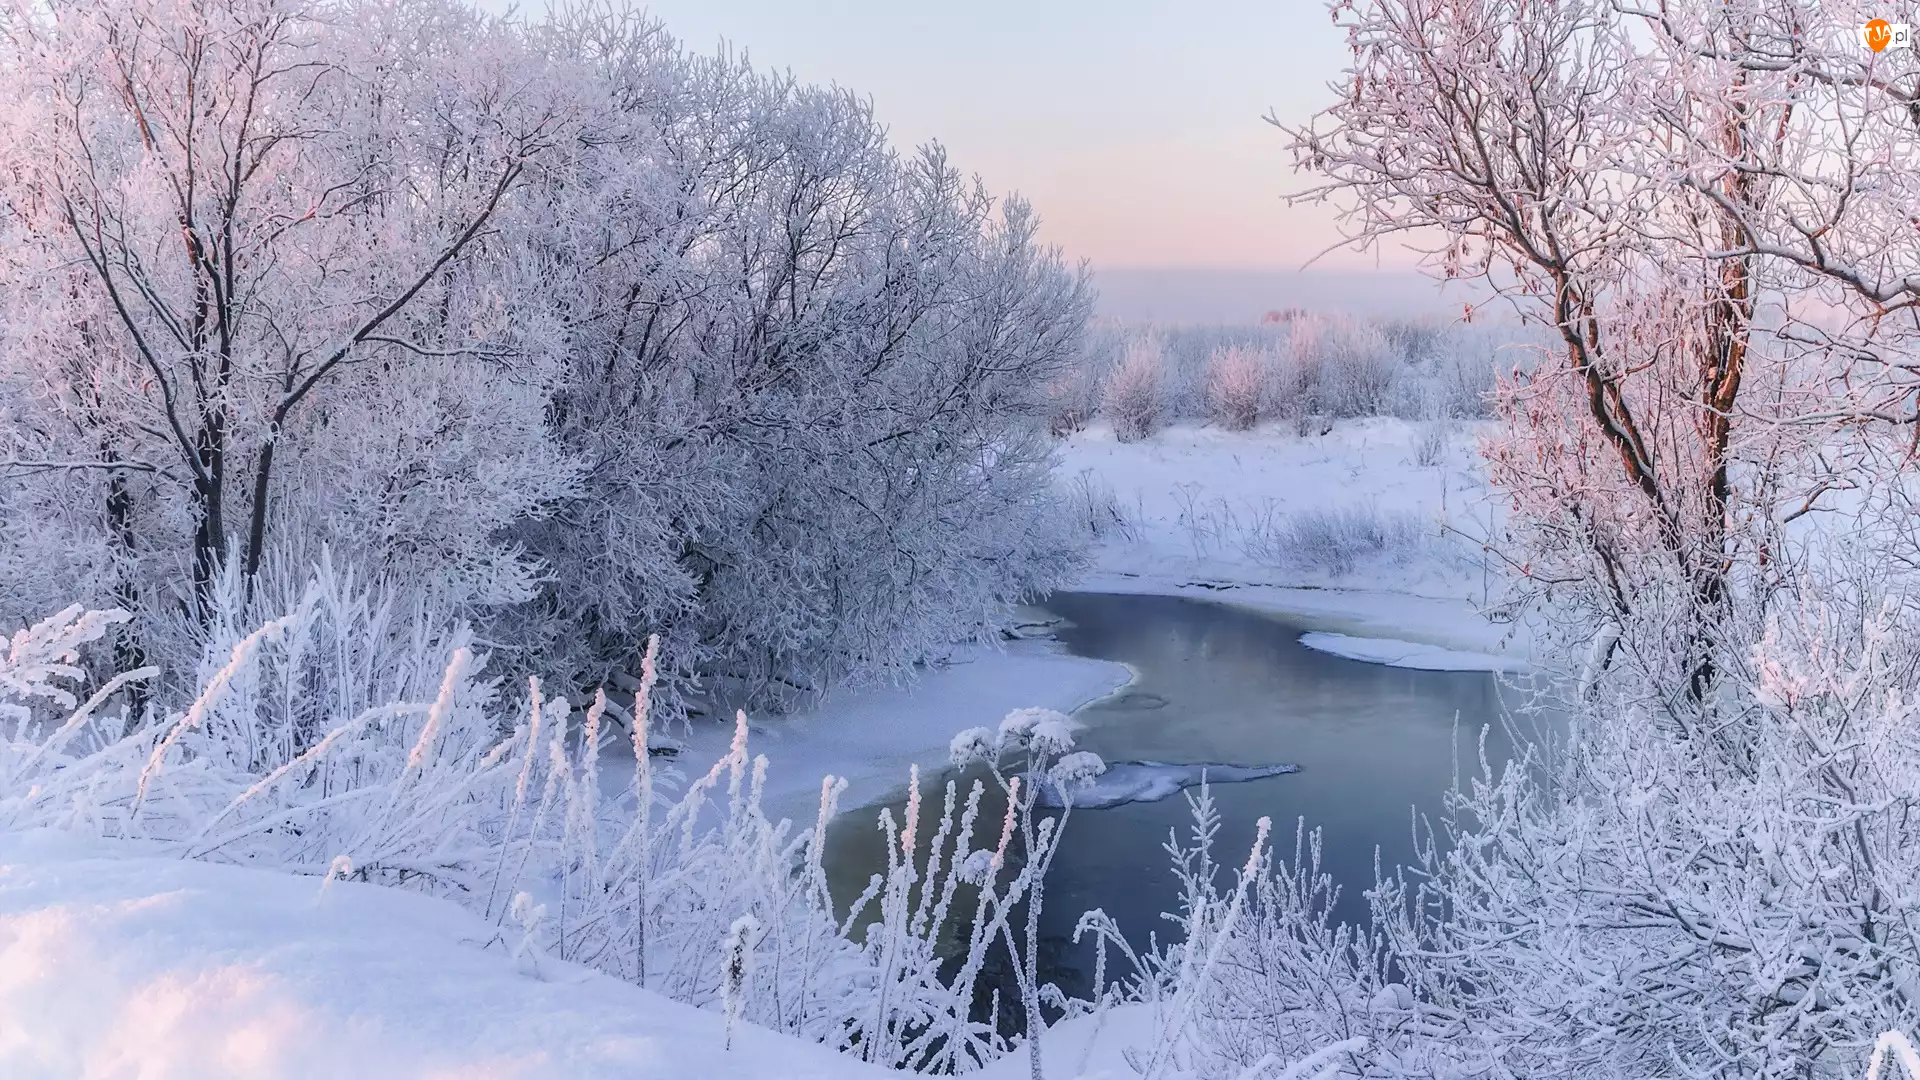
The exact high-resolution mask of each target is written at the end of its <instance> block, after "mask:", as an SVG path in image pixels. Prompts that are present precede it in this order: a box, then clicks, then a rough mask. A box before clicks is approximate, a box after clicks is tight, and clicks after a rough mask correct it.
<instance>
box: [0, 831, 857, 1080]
mask: <svg viewBox="0 0 1920 1080" xmlns="http://www.w3.org/2000/svg"><path fill="white" fill-rule="evenodd" d="M511 953H512V947H511V945H510V944H509V943H508V942H506V941H502V940H500V939H499V938H498V937H497V936H496V934H495V931H494V929H493V927H491V926H490V925H488V924H487V923H486V922H484V921H483V920H481V919H480V918H478V917H476V916H474V915H472V914H470V913H468V912H467V911H465V910H463V909H461V908H459V907H456V906H454V905H453V904H451V903H448V902H446V901H441V900H435V899H432V898H429V897H425V896H421V895H419V894H416V893H410V892H403V891H400V890H397V889H388V888H382V887H379V886H374V885H365V884H358V883H353V882H343V881H335V882H332V883H330V884H328V885H327V886H326V888H325V890H324V892H323V891H322V888H321V885H320V882H319V880H318V879H315V878H310V877H296V876H292V875H286V874H277V873H272V872H267V871H260V870H251V869H244V868H240V867H233V866H221V865H214V864H210V863H204V862H196V861H189V860H181V859H176V858H166V857H162V856H160V855H159V854H157V853H156V852H153V851H151V850H143V849H141V848H137V847H132V846H130V845H125V844H107V843H103V842H98V841H82V840H78V839H75V838H73V837H71V836H66V835H56V834H51V833H45V832H37V833H27V834H14V835H8V836H0V1076H5V1077H8V1078H9V1080H42V1078H44V1080H55V1078H59V1080H67V1078H71V1077H77V1076H87V1077H133V1076H138V1077H140V1080H176V1078H178V1080H224V1078H228V1077H231V1078H235V1080H240V1078H245V1080H296V1078H307V1077H312V1078H315V1080H320V1078H328V1080H331V1078H336V1077H342V1076H353V1077H357V1078H360V1080H381V1078H385V1077H408V1078H432V1077H444V1078H448V1080H451V1078H454V1077H459V1078H461V1080H538V1078H546V1077H553V1078H555V1080H561V1078H565V1080H576V1078H577V1080H595V1078H600V1077H605V1078H608V1080H613V1078H618V1080H681V1078H684V1077H689V1076H698V1077H702V1078H703V1080H734V1078H738V1080H748V1078H753V1080H759V1078H763V1077H770V1076H779V1077H793V1078H804V1080H861V1078H864V1077H879V1076H883V1075H889V1074H888V1073H887V1072H886V1071H885V1070H881V1069H879V1068H876V1067H873V1066H868V1065H865V1064H862V1063H860V1062H857V1061H854V1060H853V1059H851V1058H849V1057H844V1056H842V1055H839V1054H836V1053H834V1052H833V1051H831V1050H829V1049H827V1048H826V1047H822V1046H818V1045H815V1044H812V1043H807V1042H802V1041H800V1040H797V1039H793V1038H790V1037H787V1036H783V1035H778V1034H775V1033H773V1032H769V1031H766V1030H764V1029H760V1028H756V1027H752V1026H750V1025H742V1026H741V1027H739V1028H737V1029H736V1030H735V1032H734V1039H733V1042H734V1048H733V1050H731V1051H728V1050H725V1049H723V1039H724V1033H723V1031H722V1025H723V1023H724V1018H723V1017H722V1015H721V1014H720V1013H719V1012H715V1011H703V1010H700V1009H695V1008H693V1007H691V1006H688V1005H682V1004H680V1003H678V1002H674V1001H671V1000H669V999H667V998H664V997H661V996H660V995H658V994H654V993H650V992H648V991H645V990H642V989H640V988H638V987H636V986H633V985H630V984H628V983H624V982H621V981H619V980H617V979H614V978H611V977H609V976H605V975H601V974H598V973H595V972H592V971H589V970H588V969H586V968H582V967H578V966H575V965H571V964H565V963H560V962H558V961H555V960H552V959H551V958H544V957H543V958H539V959H537V960H534V961H530V962H529V961H522V962H521V963H520V964H518V965H517V964H516V962H515V961H514V960H513V958H512V955H511Z"/></svg>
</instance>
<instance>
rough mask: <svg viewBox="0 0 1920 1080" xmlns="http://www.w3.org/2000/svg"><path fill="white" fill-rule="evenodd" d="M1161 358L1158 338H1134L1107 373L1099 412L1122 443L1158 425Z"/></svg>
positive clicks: (1140, 437)
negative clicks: (1116, 364) (1111, 426)
mask: <svg viewBox="0 0 1920 1080" xmlns="http://www.w3.org/2000/svg"><path fill="white" fill-rule="evenodd" d="M1162 360H1163V354H1162V352H1161V347H1160V342H1159V341H1158V340H1156V339H1154V338H1152V337H1150V336H1144V335H1143V336H1141V337H1136V338H1135V339H1134V340H1133V341H1131V342H1129V343H1128V345H1127V348H1126V351H1125V352H1124V353H1123V354H1122V355H1121V358H1120V363H1119V365H1118V366H1117V367H1115V368H1114V370H1113V372H1112V373H1111V374H1109V375H1108V376H1107V389H1106V393H1105V394H1104V395H1103V397H1102V399H1101V404H1100V411H1101V413H1102V415H1104V416H1105V417H1106V418H1107V422H1108V423H1109V424H1112V425H1113V435H1114V438H1116V439H1119V440H1120V441H1121V442H1133V441H1134V440H1136V439H1144V438H1146V437H1147V436H1149V435H1151V434H1153V432H1154V429H1155V428H1157V427H1159V425H1160V392H1161V388H1160V376H1161V366H1162Z"/></svg>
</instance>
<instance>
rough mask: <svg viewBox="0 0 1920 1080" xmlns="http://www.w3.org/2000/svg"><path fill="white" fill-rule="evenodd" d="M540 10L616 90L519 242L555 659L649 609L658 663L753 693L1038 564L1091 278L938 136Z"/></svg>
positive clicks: (1053, 543)
mask: <svg viewBox="0 0 1920 1080" xmlns="http://www.w3.org/2000/svg"><path fill="white" fill-rule="evenodd" d="M545 40H546V42H547V45H548V47H549V48H550V49H552V50H553V51H554V52H555V53H556V54H559V55H564V56H569V57H576V58H580V59H581V60H582V61H583V62H584V63H586V64H587V65H588V66H589V68H590V70H592V71H593V72H594V73H595V77H596V78H598V79H600V80H602V81H603V83H604V87H605V91H606V93H607V94H608V95H610V98H611V100H612V104H613V108H612V111H611V113H610V115H609V116H608V117H607V118H606V120H605V124H604V127H603V128H602V129H601V131H599V132H598V133H597V134H596V139H595V142H594V149H593V156H592V158H591V159H590V161H589V163H588V165H587V170H586V171H583V173H582V174H581V175H580V177H579V182H580V183H581V184H582V185H584V186H586V187H587V188H588V189H589V190H587V191H585V192H583V193H570V194H569V195H568V196H567V197H569V198H573V197H579V198H583V199H584V200H585V203H586V209H580V210H575V211H573V212H570V213H569V215H568V216H567V219H566V221H565V223H564V227H563V228H560V229H557V230H555V231H554V232H553V233H551V234H550V235H548V236H547V237H545V238H544V240H543V241H542V243H541V244H540V245H539V247H540V251H541V257H542V258H543V259H545V260H549V261H550V263H551V265H552V266H553V267H554V269H553V271H552V272H553V273H554V274H555V275H556V276H559V277H563V278H565V279H566V280H568V281H569V283H570V288H569V290H568V293H567V294H566V296H565V297H564V303H563V305H562V309H561V310H562V320H563V322H564V323H565V325H566V327H567V332H568V335H569V338H568V343H569V349H570V355H571V359H572V367H571V369H570V378H569V381H568V383H567V385H566V388H565V390H564V392H563V393H562V394H561V395H560V396H559V398H558V400H557V402H556V416H557V418H558V425H557V426H558V433H559V435H560V437H561V438H562V439H563V440H564V442H565V445H566V446H567V447H568V449H569V450H570V451H571V452H574V453H576V454H578V455H580V456H581V457H582V458H583V459H584V460H585V461H586V462H587V465H588V469H589V472H588V479H587V497H586V498H584V499H582V500H579V501H578V502H575V503H573V504H571V505H570V506H569V507H568V508H567V509H566V510H565V511H563V513H562V514H561V515H560V516H559V517H557V518H556V519H554V521H553V522H551V523H550V525H549V526H548V527H545V528H542V529H539V530H537V531H536V532H533V533H530V534H529V543H530V544H531V545H532V547H533V549H534V550H536V551H538V552H539V553H540V554H542V555H543V556H545V557H546V558H547V559H548V561H549V564H550V565H551V567H552V568H553V571H554V580H553V582H552V587H551V590H550V593H549V597H548V600H549V603H550V605H551V609H552V610H553V611H554V612H556V613H558V614H560V615H561V616H562V617H563V618H564V620H565V622H564V624H563V629H564V630H565V631H566V633H567V634H568V635H569V636H574V637H575V640H576V641H577V643H578V644H580V645H583V646H585V647H586V649H587V654H586V655H583V656H580V657H578V660H579V661H580V662H582V663H583V664H585V665H587V666H588V667H589V668H590V669H597V668H599V667H601V666H603V665H604V664H605V663H608V662H612V661H617V660H619V659H621V658H623V657H624V656H626V655H627V654H629V653H630V651H631V642H632V640H633V635H634V634H635V632H636V629H637V628H645V629H647V630H651V631H654V632H657V633H659V634H661V636H662V637H663V639H664V640H665V641H666V642H667V654H666V655H667V656H668V658H669V659H668V665H669V667H670V668H671V669H673V670H676V671H681V672H685V671H688V670H699V671H701V672H704V673H705V674H707V675H708V676H710V677H711V678H710V679H709V682H710V683H711V684H712V685H714V686H715V687H716V688H717V689H720V690H723V691H726V692H730V693H734V694H739V695H744V696H745V698H746V699H748V700H752V701H769V700H777V699H778V698H779V697H782V696H786V695H790V694H792V693H795V692H805V691H807V690H811V689H816V688H819V687H821V686H823V685H824V683H825V681H827V680H831V679H834V678H837V677H841V676H846V675H852V674H869V675H870V674H885V673H888V672H893V673H899V672H901V671H903V670H904V668H905V665H907V664H910V663H912V662H914V661H917V660H919V659H921V658H922V657H923V656H925V655H926V653H927V651H928V650H929V649H930V648H931V647H934V646H937V645H938V644H940V643H943V642H949V641H953V640H956V639H959V638H964V637H968V636H973V635H977V634H981V633H983V632H986V631H987V630H988V629H989V628H990V627H991V625H992V620H993V619H994V617H995V615H996V613H997V612H998V611H999V610H1000V609H1001V608H1002V606H1003V605H1004V604H1005V603H1007V602H1008V601H1012V600H1016V599H1018V598H1020V597H1022V596H1023V595H1027V594H1029V593H1031V592H1034V591H1037V590H1040V589H1044V588H1047V587H1050V586H1051V585H1053V584H1055V583H1057V582H1059V581H1061V580H1063V579H1064V576H1063V575H1064V574H1065V572H1066V571H1068V570H1069V569H1070V568H1071V567H1072V566H1073V565H1074V561H1075V558H1076V547H1075V544H1074V542H1073V541H1072V539H1071V538H1070V537H1069V534H1068V533H1067V531H1066V530H1065V529H1064V528H1063V527H1062V524H1063V520H1064V519H1063V518H1062V517H1061V516H1060V515H1059V514H1058V513H1057V511H1056V507H1055V505H1054V497H1053V495H1052V494H1051V492H1050V486H1049V481H1048V473H1049V469H1050V461H1049V456H1048V455H1049V451H1048V449H1047V446H1046V444H1045V441H1044V439H1043V438H1041V437H1040V436H1039V434H1038V431H1037V429H1038V427H1039V425H1040V424H1042V423H1043V422H1044V415H1043V413H1044V406H1045V402H1044V394H1043V389H1042V388H1043V387H1044V385H1045V384H1046V382H1047V381H1048V380H1049V379H1051V378H1053V377H1054V376H1055V375H1057V374H1058V373H1059V372H1061V371H1063V370H1064V369H1065V366H1066V364H1067V362H1068V360H1069V358H1070V357H1071V355H1072V353H1073V352H1074V351H1075V350H1076V349H1077V347H1078V342H1079V338H1080V335H1081V333H1082V329H1083V326H1084V323H1085V321H1086V318H1087V310H1088V300H1089V297H1088V291H1087V286H1086V284H1085V283H1084V280H1083V278H1082V277H1081V276H1080V275H1078V274H1076V273H1074V272H1073V271H1070V270H1068V269H1067V268H1065V267H1064V266H1063V265H1062V264H1061V261H1060V258H1059V256H1058V255H1057V254H1056V253H1054V252H1052V251H1051V250H1049V249H1047V248H1044V247H1042V246H1041V245H1040V244H1039V243H1038V241H1037V240H1036V238H1035V227H1036V219H1035V217H1034V215H1033V213H1032V212H1031V210H1030V209H1029V208H1028V207H1027V206H1026V205H1025V204H1023V203H1021V202H1019V201H1018V200H1008V201H1005V202H1002V203H998V204H996V203H995V201H994V200H992V199H990V198H989V197H988V196H987V195H986V194H985V192H984V191H983V190H982V189H981V188H980V186H979V184H978V183H977V182H975V181H970V180H969V179H967V178H966V177H965V176H964V175H963V174H962V173H960V172H959V171H958V170H957V169H955V168H954V166H953V165H952V164H951V163H950V162H949V161H948V160H947V157H946V155H945V153H944V152H943V151H942V150H941V149H940V148H938V147H937V146H933V147H926V148H922V149H921V150H919V151H917V152H914V153H910V154H900V153H896V152H895V151H894V150H893V149H892V148H891V147H890V146H889V145H888V143H887V139H886V132H885V130H884V128H882V127H881V126H880V125H879V123H878V122H877V121H876V119H875V117H874V114H873V111H872V108H871V105H870V104H869V103H868V102H867V101H865V100H863V99H861V98H858V97H856V96H854V95H852V94H850V93H847V92H845V91H841V90H827V89H820V88H815V87H809V86H805V85H802V84H799V83H796V82H795V81H794V80H793V79H792V78H791V77H790V76H785V75H773V74H767V73H762V72H758V71H755V70H754V69H752V68H751V67H749V66H748V65H747V64H745V63H744V62H743V61H742V60H740V59H738V58H736V57H733V56H728V55H721V56H716V57H704V58H702V57H693V56H689V55H687V54H686V53H685V52H683V51H682V50H681V48H680V46H679V45H678V44H677V43H676V42H675V41H673V40H672V39H671V38H670V37H668V36H666V35H665V34H664V32H662V31H661V30H660V28H659V27H658V26H657V25H656V24H654V23H651V22H650V21H647V20H645V19H644V18H640V17H638V16H610V15H607V14H606V13H604V12H600V11H597V10H589V11H586V12H583V13H577V14H574V15H570V16H563V17H562V18H560V19H559V20H558V21H557V22H556V23H555V24H554V25H553V26H552V27H550V28H549V29H548V31H547V36H546V38H545ZM582 619H584V620H585V621H584V624H583V623H582V621H581V620H582ZM582 629H584V630H585V631H586V634H585V635H579V631H580V630H582Z"/></svg>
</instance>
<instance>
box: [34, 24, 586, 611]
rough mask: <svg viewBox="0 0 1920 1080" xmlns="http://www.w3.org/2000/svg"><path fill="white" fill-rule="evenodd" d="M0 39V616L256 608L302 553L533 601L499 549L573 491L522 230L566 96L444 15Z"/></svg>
mask: <svg viewBox="0 0 1920 1080" xmlns="http://www.w3.org/2000/svg"><path fill="white" fill-rule="evenodd" d="M0 29H3V31H4V36H3V37H0V49H4V53H5V59H4V63H0V80H4V82H5V93H6V95H7V98H8V100H9V102H10V103H11V104H10V106H9V108H8V110H7V114H6V117H5V119H4V121H0V123H4V125H5V131H4V134H3V135H0V143H4V145H5V146H6V148H7V149H6V154H7V164H6V169H5V173H4V176H3V177H0V200H4V203H3V205H4V217H0V229H4V231H5V235H4V241H3V242H4V246H5V249H6V252H7V258H6V260H5V267H6V268H5V271H4V280H3V281H0V306H3V307H4V312H5V315H4V318H0V326H4V333H5V338H6V340H5V345H4V349H3V350H0V357H3V358H0V386H4V388H5V389H4V390H3V391H0V397H4V398H6V399H7V401H8V403H9V404H8V412H9V415H8V417H7V425H6V429H5V434H4V438H5V440H6V442H7V444H8V445H7V446H6V447H5V452H4V456H5V461H6V466H5V473H4V480H0V483H4V485H5V489H4V492H0V499H3V500H4V502H5V506H6V510H7V513H6V515H5V521H6V524H5V526H4V528H5V530H6V533H7V536H6V537H5V539H6V547H7V549H8V553H9V556H10V557H11V558H12V559H14V560H17V561H16V563H15V566H16V567H17V568H18V569H19V570H20V571H21V578H20V581H21V586H22V587H21V589H20V591H19V592H17V593H15V594H14V595H11V596H10V597H9V601H10V603H20V604H23V605H25V606H27V607H31V606H32V605H34V604H36V603H44V595H43V594H44V593H46V592H49V591H52V592H60V593H64V594H68V595H71V594H73V593H75V592H80V593H89V594H98V593H100V592H102V591H116V592H118V593H119V594H120V597H121V599H122V600H123V601H125V602H127V603H129V604H131V605H144V606H146V607H148V608H150V609H157V608H160V607H164V606H165V605H166V603H167V601H168V598H169V594H170V593H172V592H173V590H174V589H175V587H176V586H178V591H179V592H180V593H181V594H183V595H181V596H180V597H179V599H180V600H181V602H182V603H183V604H184V606H185V608H186V609H187V611H188V614H189V617H190V619H191V620H192V621H195V622H198V623H201V624H204V623H205V621H206V620H207V619H208V618H210V617H211V613H212V608H213V606H214V604H215V598H216V593H217V592H218V591H219V589H220V584H219V583H220V580H221V578H222V575H223V573H226V572H231V573H232V574H234V575H236V576H237V582H238V591H239V592H240V593H241V594H242V595H245V594H248V593H250V592H251V591H252V585H253V581H254V579H255V577H256V576H257V575H258V574H259V573H261V572H262V570H263V568H265V567H266V566H267V564H268V562H269V561H270V556H273V555H276V554H279V555H282V556H284V557H286V558H287V559H288V560H289V561H292V562H294V563H296V564H297V563H299V562H301V561H304V560H305V559H308V558H311V557H313V556H316V555H317V554H318V553H319V547H320V545H322V544H331V545H333V546H335V547H337V548H340V549H343V550H345V551H350V552H352V553H353V554H354V555H355V556H356V557H358V558H362V559H365V560H366V561H368V562H369V563H370V564H372V565H374V566H377V567H379V568H381V569H383V570H386V571H390V572H392V573H394V574H396V575H398V576H402V577H406V578H407V579H409V580H411V581H413V582H415V583H416V584H418V585H420V587H421V588H422V589H424V590H425V591H428V592H432V593H437V594H439V595H440V596H442V597H443V598H444V599H446V600H448V601H450V602H471V601H481V602H487V601H492V602H499V601H504V600H514V599H520V598H524V597H525V596H526V595H527V594H528V592H529V583H530V579H531V576H532V567H531V566H530V565H529V564H528V563H527V561H526V560H525V559H524V558H523V557H522V556H521V554H520V553H519V552H518V551H517V550H516V549H515V548H514V547H512V546H511V545H508V544H502V543H499V542H497V540H496V539H495V537H496V534H497V533H498V530H499V529H500V528H502V527H503V526H505V525H506V524H508V523H509V522H512V521H514V520H516V519H518V518H521V517H523V516H525V515H527V514H530V513H537V512H538V511H539V510H540V509H541V508H542V507H544V506H547V505H549V504H550V503H551V502H552V501H553V500H555V499H557V498H560V497H562V496H565V495H567V494H568V493H569V492H570V491H571V488H572V484H573V479H574V476H573V472H574V470H573V466H572V464H571V463H570V462H569V461H568V460H567V458H566V457H565V455H564V454H562V453H560V452H559V451H558V450H557V449H556V448H555V447H554V446H553V445H552V444H551V442H550V441H549V440H547V439H546V438H545V437H544V434H543V425H544V416H543V410H544V408H545V404H544V403H545V396H546V387H547V386H548V385H549V384H550V382H551V381H552V379H553V378H554V377H555V372H554V371H553V369H552V368H551V367H550V366H549V364H550V356H551V350H550V349H548V348H547V347H546V345H545V343H543V342H542V341H541V340H540V326H539V323H538V322H537V320H536V321H532V322H529V321H528V320H527V319H526V318H525V317H524V313H521V312H516V311H515V301H516V298H517V295H518V294H520V293H522V292H523V291H526V290H529V289H537V288H538V287H539V285H538V282H537V281H536V280H534V279H533V278H532V277H531V276H530V275H529V273H528V271H529V270H530V269H534V268H530V267H528V266H526V265H525V264H523V263H521V262H520V261H518V260H516V259H515V258H513V257H512V252H511V248H512V243H511V241H512V237H513V225H512V222H511V220H510V219H511V218H512V215H513V212H514V209H515V204H516V203H517V202H518V201H519V200H520V199H521V198H522V196H523V195H524V193H525V192H526V191H527V190H528V189H529V188H530V187H532V186H534V185H535V184H537V183H539V182H540V181H541V180H542V170H543V169H544V168H545V167H546V166H547V164H548V160H549V159H550V158H551V157H554V156H555V152H556V149H557V148H558V147H560V146H562V145H563V144H565V143H567V142H568V141H569V140H571V139H572V138H573V129H574V127H575V125H576V124H577V121H578V119H579V112H580V110H579V109H578V108H577V106H576V104H575V102H573V101H572V100H571V99H570V97H569V93H570V91H569V89H568V88H567V87H565V86H564V85H563V84H562V83H561V82H559V81H557V80H555V79H554V78H552V77H551V76H552V73H551V71H550V70H549V69H548V68H546V67H545V66H543V65H539V64H532V63H529V62H528V60H529V57H530V53H529V52H528V50H527V49H526V48H525V47H524V45H523V44H522V43H521V42H520V41H519V40H518V38H517V37H516V35H515V34H513V33H511V32H509V29H508V28H507V27H505V26H503V25H501V24H498V23H495V22H490V21H488V20H485V19H483V18H481V17H479V16H477V15H475V14H472V13H470V12H468V11H467V10H465V9H463V8H460V7H457V6H452V5H448V4H443V3H438V2H435V0H405V2H399V3H345V4H332V3H325V4H323V3H301V2H282V0H258V2H256V0H220V2H215V3H176V2H174V0H138V2H135V3H124V4H123V3H76V4H60V5H53V6H42V5H28V4H22V5H16V6H13V7H11V8H9V9H8V11H7V13H6V15H5V18H4V26H3V28H0ZM29 564H34V565H29ZM295 572H296V573H297V570H296V571H295Z"/></svg>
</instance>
